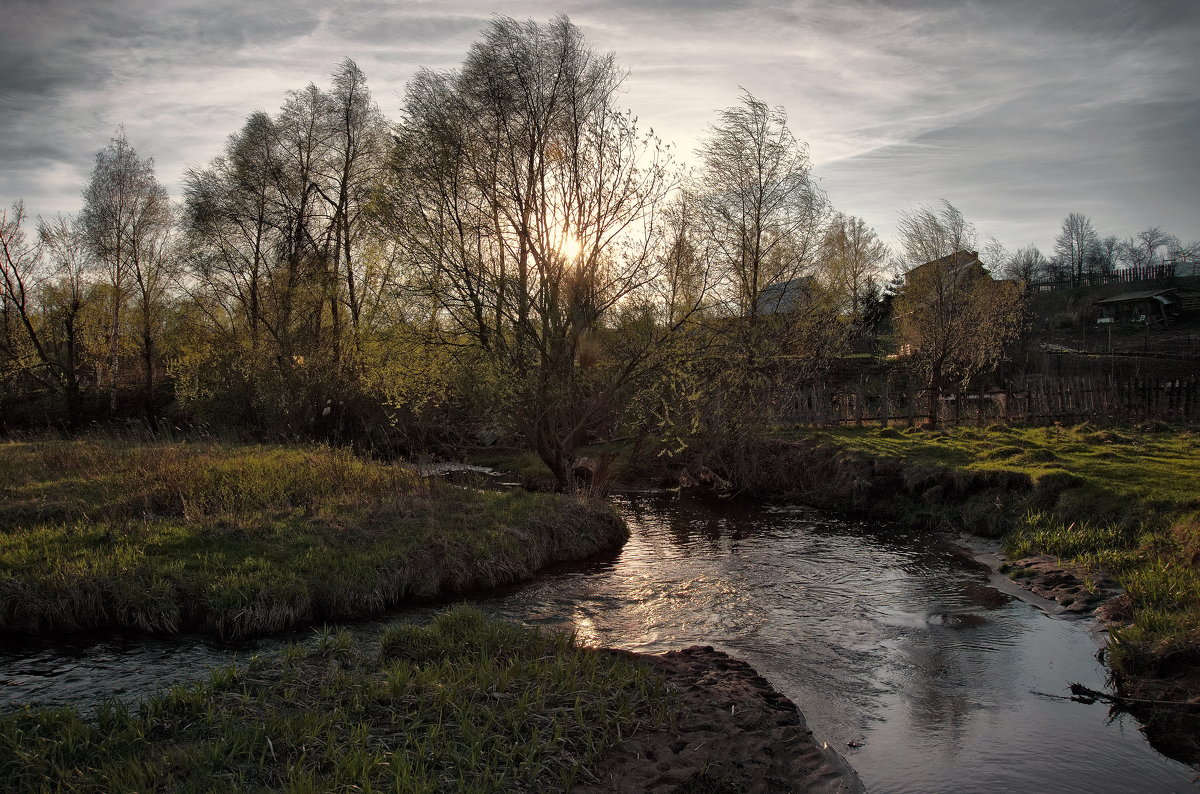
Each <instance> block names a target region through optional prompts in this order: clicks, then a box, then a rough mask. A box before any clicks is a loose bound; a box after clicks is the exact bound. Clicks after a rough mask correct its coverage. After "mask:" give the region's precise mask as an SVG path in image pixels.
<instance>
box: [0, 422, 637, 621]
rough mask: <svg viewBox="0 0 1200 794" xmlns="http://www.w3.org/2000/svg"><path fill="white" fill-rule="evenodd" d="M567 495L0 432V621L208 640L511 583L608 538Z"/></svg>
mask: <svg viewBox="0 0 1200 794" xmlns="http://www.w3.org/2000/svg"><path fill="white" fill-rule="evenodd" d="M625 533H626V530H625V528H624V526H623V525H622V523H621V522H620V520H619V519H618V518H617V517H616V515H615V513H613V512H612V510H611V509H610V508H607V507H604V506H600V505H598V504H595V503H590V502H586V501H583V500H580V499H572V498H564V497H555V496H551V495H548V494H531V493H524V492H485V491H476V490H469V489H465V488H457V487H453V486H449V485H444V484H441V483H437V482H434V481H430V480H427V479H424V478H421V477H419V476H418V475H417V474H416V473H415V471H414V470H413V469H412V468H410V467H408V466H405V465H400V464H384V463H378V462H374V461H370V460H366V459H363V458H359V457H356V456H355V455H353V454H351V453H349V452H347V451H344V450H336V449H331V448H327V447H267V446H229V445H221V444H185V443H163V442H157V443H141V444H139V443H131V442H128V441H118V440H107V441H106V440H98V439H92V440H76V441H45V442H34V443H8V444H4V445H0V592H4V593H6V594H7V597H6V598H5V599H4V601H3V606H2V608H0V629H7V630H16V631H34V632H44V631H70V630H80V629H91V628H99V627H106V626H122V627H128V628H134V629H138V630H141V631H148V632H175V631H180V630H185V629H193V628H195V629H200V630H203V631H206V632H211V633H215V634H218V635H220V636H224V637H239V636H247V635H253V634H263V633H268V632H273V631H279V630H282V629H284V628H287V627H290V626H294V625H298V624H303V623H307V622H312V621H319V620H333V619H340V618H347V617H353V616H359V615H368V614H376V613H379V612H381V611H382V610H384V609H386V608H387V607H389V606H391V605H394V604H396V603H399V602H401V601H403V600H405V599H411V598H428V597H432V596H436V595H438V594H441V593H449V592H457V591H460V590H463V589H466V588H471V587H486V586H493V585H496V584H500V583H503V582H511V581H514V580H517V579H520V578H523V577H526V576H529V575H530V574H531V573H532V572H533V571H535V570H537V569H538V568H540V567H542V566H544V565H545V564H546V563H548V562H551V561H554V560H561V559H577V558H579V557H583V556H586V555H588V554H592V553H594V552H596V551H598V550H600V549H602V548H606V547H609V546H611V545H613V544H615V543H617V542H619V541H620V540H622V539H624V537H625V536H626V534H625Z"/></svg>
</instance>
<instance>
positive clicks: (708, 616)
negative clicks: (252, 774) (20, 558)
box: [0, 495, 1200, 792]
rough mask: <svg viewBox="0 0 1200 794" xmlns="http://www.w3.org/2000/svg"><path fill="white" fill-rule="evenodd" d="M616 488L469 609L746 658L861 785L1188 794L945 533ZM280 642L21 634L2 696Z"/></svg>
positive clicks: (1069, 630)
mask: <svg viewBox="0 0 1200 794" xmlns="http://www.w3.org/2000/svg"><path fill="white" fill-rule="evenodd" d="M616 501H617V506H618V508H619V509H620V510H621V511H622V513H623V514H624V515H625V516H626V518H627V520H628V521H629V523H630V526H631V527H632V529H633V537H632V538H631V540H630V541H629V543H628V544H626V546H625V547H624V548H623V549H622V550H621V551H620V553H619V554H617V555H616V556H615V557H614V558H613V559H611V560H606V561H602V562H595V563H591V564H588V565H584V566H575V567H573V568H570V569H564V570H562V571H558V572H555V573H550V574H547V575H545V576H542V577H539V578H538V579H536V580H535V581H533V582H529V583H527V584H524V585H521V586H516V587H512V588H506V589H504V590H502V591H498V592H496V593H493V594H489V595H487V596H485V597H482V598H480V599H477V600H476V603H477V604H478V605H479V606H480V607H481V608H482V609H483V610H484V611H486V612H489V613H492V614H495V615H499V616H502V617H505V618H509V619H513V620H518V621H522V622H525V623H529V624H534V625H547V626H556V627H570V628H573V629H574V630H575V631H576V632H578V634H579V636H580V637H581V638H582V639H583V640H584V641H586V642H589V643H593V644H597V645H608V646H614V647H621V648H627V649H631V650H641V651H656V650H665V649H669V648H677V647H683V646H687V645H691V644H705V645H714V646H716V647H718V648H720V649H722V650H725V651H728V652H729V653H731V654H733V655H735V656H738V657H741V658H743V659H746V660H747V661H748V662H750V663H751V664H752V665H754V667H756V668H757V669H758V670H759V672H761V673H762V674H763V675H764V676H766V677H767V678H768V679H769V680H770V681H771V683H772V684H774V685H775V687H776V688H777V689H779V690H780V691H781V692H783V693H784V694H785V695H787V696H788V697H789V698H791V699H792V700H793V701H794V702H795V703H796V704H797V705H798V706H799V707H800V709H801V711H803V712H804V714H805V716H806V718H807V720H808V722H809V727H811V728H812V729H813V730H814V732H815V733H816V735H817V736H819V737H821V738H822V739H824V740H825V741H827V742H828V743H829V744H830V745H831V746H832V747H833V748H834V749H836V750H838V751H839V752H841V753H842V754H843V755H845V756H846V758H847V759H848V760H849V761H850V763H851V764H852V765H853V766H854V767H855V769H856V770H857V771H858V773H859V775H860V776H861V777H862V779H863V781H864V783H865V784H866V785H867V788H868V790H870V791H873V792H965V791H970V792H992V791H1019V792H1024V791H1040V790H1046V791H1056V792H1076V791H1078V792H1133V791H1147V792H1149V791H1153V792H1196V791H1200V787H1197V786H1196V785H1195V784H1194V783H1192V782H1191V781H1192V780H1193V779H1194V778H1195V777H1196V772H1195V771H1194V770H1192V769H1191V768H1190V767H1188V766H1186V765H1183V764H1180V763H1177V762H1174V761H1172V760H1170V759H1168V758H1166V757H1164V756H1162V755H1159V754H1158V753H1156V752H1155V751H1154V750H1153V749H1152V748H1150V747H1149V745H1148V744H1147V742H1146V741H1145V739H1144V738H1143V737H1142V735H1141V734H1140V733H1139V731H1138V730H1137V725H1136V723H1135V722H1134V721H1133V720H1132V719H1131V718H1129V717H1125V716H1118V717H1116V718H1115V719H1110V718H1109V716H1108V712H1107V709H1106V708H1105V707H1104V706H1102V705H1098V704H1097V705H1091V706H1087V705H1083V704H1079V703H1075V702H1072V701H1069V700H1060V699H1055V698H1052V697H1047V696H1046V695H1044V694H1038V693H1047V694H1050V695H1062V694H1064V693H1065V691H1066V687H1067V685H1068V683H1070V682H1078V683H1082V684H1084V685H1086V686H1089V687H1093V688H1096V689H1102V688H1103V687H1104V678H1105V671H1104V668H1103V667H1102V665H1101V664H1100V663H1099V662H1098V661H1097V660H1096V658H1095V652H1096V645H1095V643H1094V641H1093V640H1092V638H1091V637H1090V636H1089V634H1088V630H1087V627H1086V625H1085V624H1083V623H1080V622H1078V621H1071V620H1066V619H1060V618H1054V617H1050V616H1048V615H1047V614H1046V613H1045V612H1043V611H1042V610H1040V609H1038V608H1036V607H1035V606H1033V605H1031V604H1029V603H1027V602H1026V601H1024V600H1020V599H1016V598H1013V597H1011V596H1009V595H1006V594H1005V593H1004V592H1002V591H1001V589H998V588H997V587H996V586H994V585H1001V586H1003V583H1002V582H1001V581H998V580H997V579H996V578H995V577H994V576H992V577H989V575H988V573H987V572H986V571H985V570H983V569H981V568H980V567H979V566H978V565H975V564H973V563H971V562H970V561H969V560H966V559H964V558H963V556H962V555H961V554H959V553H956V551H955V549H954V548H953V547H952V546H951V545H950V544H948V543H945V542H941V541H937V540H931V539H930V538H929V536H927V535H924V534H921V533H916V532H905V531H902V530H897V529H894V528H889V527H883V526H878V525H866V524H855V523H849V522H845V521H841V520H836V519H832V518H830V517H828V516H826V515H823V514H820V513H817V512H814V511H811V510H807V509H805V508H802V507H791V508H787V507H774V508H772V507H762V506H758V507H756V506H752V505H728V504H721V505H714V504H709V503H705V502H699V501H695V500H689V499H675V498H672V497H670V496H665V495H631V496H624V497H620V498H618V499H617V500H616ZM432 611H433V609H432V608H428V607H425V608H420V609H411V610H405V611H403V612H401V613H397V615H396V616H395V617H394V618H392V620H413V619H418V620H419V619H423V618H424V617H426V616H428V615H429V614H431V613H432ZM387 622H388V621H374V622H370V623H360V624H356V625H355V627H354V630H355V631H361V632H372V631H376V630H378V628H379V627H380V625H381V624H386V623H387ZM287 639H289V640H292V639H295V637H290V638H287ZM282 641H283V640H282V639H280V638H275V639H270V640H262V641H258V642H255V643H246V644H241V645H238V646H223V645H220V644H217V643H212V642H208V641H204V640H197V639H195V638H191V639H170V640H150V641H147V640H112V639H106V640H102V641H96V642H84V643H76V644H73V645H63V644H61V643H21V647H18V648H6V649H4V650H0V685H2V686H3V690H2V693H0V708H4V707H12V706H13V705H15V704H18V703H22V702H28V701H30V700H35V701H38V702H40V703H43V704H59V703H68V702H70V703H77V704H81V705H84V706H86V705H89V704H91V703H94V702H95V701H96V700H97V699H99V698H102V697H104V696H107V695H117V696H119V697H126V698H132V697H134V696H138V695H141V694H144V693H147V692H151V691H155V690H157V689H158V688H160V687H162V686H165V685H168V684H170V683H174V682H176V681H182V680H189V679H192V678H195V677H197V676H198V675H200V674H201V672H202V671H203V670H204V669H206V668H208V667H211V666H214V665H218V664H222V663H227V662H228V660H229V659H230V657H231V656H232V655H234V654H235V653H240V654H242V655H243V656H244V655H247V654H249V653H255V652H258V653H270V652H273V651H274V649H275V648H277V647H278V645H279V644H280V643H281V642H282Z"/></svg>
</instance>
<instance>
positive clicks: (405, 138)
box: [385, 16, 671, 485]
mask: <svg viewBox="0 0 1200 794" xmlns="http://www.w3.org/2000/svg"><path fill="white" fill-rule="evenodd" d="M621 80H622V73H621V72H620V71H619V70H618V68H617V66H616V64H615V63H614V61H613V58H612V56H610V55H600V54H597V53H596V52H594V51H593V50H591V49H589V48H588V47H587V46H586V44H585V42H584V40H583V37H582V35H581V34H580V32H579V30H578V29H577V28H576V27H575V26H574V25H572V24H571V22H570V21H569V20H568V19H567V18H566V17H565V16H563V17H558V18H556V19H554V20H551V21H550V22H549V23H547V24H544V25H541V24H537V23H534V22H517V21H514V20H512V19H507V18H498V19H495V20H493V21H492V22H491V23H490V25H489V26H488V27H487V29H486V30H485V31H484V34H483V39H482V40H481V41H479V42H478V43H476V44H475V45H474V46H473V47H472V48H471V51H470V53H469V55H468V57H467V59H466V62H465V63H464V64H463V66H462V68H461V69H460V70H458V71H456V72H432V71H422V72H421V73H419V74H418V75H417V77H416V78H415V79H414V80H413V82H412V83H411V85H410V86H409V88H408V94H407V98H406V103H405V108H404V118H403V122H402V124H401V125H400V130H399V134H398V143H397V148H396V156H395V161H394V182H393V186H392V189H391V190H390V191H389V194H388V200H387V202H386V208H385V217H386V222H387V224H388V226H389V228H390V230H391V231H392V233H393V234H394V235H395V236H396V237H397V238H398V240H399V242H400V243H401V245H402V247H403V248H404V249H405V250H406V252H407V255H408V257H409V259H410V263H411V265H412V267H413V269H414V271H415V275H416V283H417V289H416V291H415V293H414V298H415V299H416V302H417V305H419V306H421V307H423V320H424V330H425V331H426V332H427V333H428V334H429V335H430V338H431V340H432V341H434V342H436V343H438V344H443V345H454V346H458V348H459V349H462V350H465V351H470V353H471V354H472V355H475V356H478V357H479V358H480V359H481V360H482V361H484V362H486V365H487V367H488V368H489V370H490V372H491V373H492V374H493V375H495V376H496V382H498V383H500V384H503V389H502V391H503V394H504V400H503V403H504V406H505V408H506V409H507V410H506V411H505V413H506V414H507V418H508V420H509V421H511V422H512V423H513V424H514V425H515V427H516V429H518V430H519V431H520V432H522V433H523V435H524V436H525V437H526V439H527V441H528V442H529V443H530V445H531V446H532V448H533V449H535V450H536V451H537V452H538V454H539V455H540V456H541V458H542V459H543V460H544V461H545V462H546V464H547V465H548V466H549V467H550V469H551V471H552V472H554V474H555V477H556V479H557V480H558V482H559V483H560V485H561V484H563V483H565V482H566V480H567V478H568V476H569V467H570V464H571V460H572V458H573V456H574V453H575V451H576V450H577V449H578V447H579V446H580V445H581V444H582V443H583V441H584V434H585V432H586V431H587V429H588V428H589V427H590V426H592V425H593V424H594V423H595V421H596V420H597V419H598V418H599V417H601V416H603V415H604V414H605V413H606V412H609V411H611V410H613V409H614V404H615V400H616V396H617V394H618V392H619V391H620V390H621V389H623V388H625V387H627V386H629V384H630V383H631V382H632V381H633V380H635V379H636V378H638V377H639V376H640V375H641V374H644V373H645V372H646V370H647V368H648V364H649V362H650V361H651V359H652V354H653V352H654V351H655V349H656V345H655V343H654V340H655V338H656V336H657V335H659V334H661V333H666V332H669V329H664V328H663V326H662V325H661V324H654V323H650V322H643V323H641V324H640V325H637V327H636V329H635V328H633V327H625V328H623V329H622V331H621V332H620V333H617V332H615V330H614V326H615V325H616V324H617V323H618V320H617V319H616V318H617V316H618V315H619V314H620V315H623V316H626V317H629V316H631V315H632V314H635V313H633V312H631V311H629V309H630V307H631V306H632V304H633V303H634V302H635V300H636V298H637V296H638V295H639V294H640V293H641V291H642V290H643V288H645V287H646V286H647V284H648V283H649V282H650V281H651V280H653V278H654V277H655V276H656V267H657V266H658V265H657V264H656V263H657V261H658V260H657V259H656V258H655V256H654V250H653V249H654V242H653V241H654V221H655V217H656V213H657V209H658V207H659V205H660V203H661V202H662V200H663V198H664V197H665V195H666V194H667V192H668V191H669V190H670V188H671V184H670V182H671V180H670V178H669V176H668V173H667V170H666V168H665V158H664V155H663V153H662V151H661V150H660V148H659V147H658V145H657V142H656V141H655V139H653V138H652V137H649V136H644V135H642V134H641V133H639V131H638V129H637V126H636V123H635V120H634V119H633V118H632V117H631V116H630V115H629V114H628V113H627V112H624V111H622V110H621V109H619V108H618V107H617V105H616V97H617V92H618V89H619V87H620V84H621Z"/></svg>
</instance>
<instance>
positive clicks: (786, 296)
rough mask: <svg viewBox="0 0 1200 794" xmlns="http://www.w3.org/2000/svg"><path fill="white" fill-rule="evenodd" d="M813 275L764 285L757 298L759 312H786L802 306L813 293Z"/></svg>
mask: <svg viewBox="0 0 1200 794" xmlns="http://www.w3.org/2000/svg"><path fill="white" fill-rule="evenodd" d="M812 288H813V277H812V276H801V277H800V278H794V279H791V280H790V281H777V282H775V283H774V284H768V285H767V286H765V287H763V289H762V292H760V293H758V299H757V300H755V302H754V305H755V309H756V310H757V311H758V313H759V314H785V313H787V312H790V311H795V310H796V309H798V308H800V305H801V303H802V302H803V301H805V300H807V299H808V297H809V295H811V294H812Z"/></svg>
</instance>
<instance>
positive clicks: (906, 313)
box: [895, 201, 1022, 425]
mask: <svg viewBox="0 0 1200 794" xmlns="http://www.w3.org/2000/svg"><path fill="white" fill-rule="evenodd" d="M899 229H900V242H901V247H902V249H903V250H904V251H905V252H906V253H907V255H908V256H909V264H910V265H911V266H912V269H910V270H909V271H908V272H907V273H906V274H905V281H904V286H903V287H902V288H901V290H900V293H899V294H898V295H897V297H896V300H895V318H896V319H895V322H896V330H897V335H898V338H899V341H900V344H901V352H902V354H903V355H904V356H905V359H906V360H907V362H908V364H909V367H910V368H911V369H912V370H913V372H914V373H915V374H917V375H918V376H920V377H921V378H922V380H923V382H924V384H925V386H926V387H927V388H928V389H929V415H930V421H931V422H932V423H933V424H934V425H936V424H937V423H938V419H939V417H938V405H939V401H940V395H941V392H942V390H943V389H945V388H946V387H947V386H950V385H953V384H958V385H966V384H967V383H968V382H969V381H970V380H971V378H973V377H975V376H976V375H978V374H979V373H981V372H984V371H986V370H988V369H990V368H992V367H994V366H995V365H996V364H998V363H999V362H1000V361H1001V360H1002V358H1003V356H1004V348H1005V346H1006V345H1007V344H1008V343H1009V342H1011V341H1013V340H1014V339H1015V338H1016V336H1017V334H1018V332H1019V330H1020V324H1021V315H1022V312H1021V301H1022V297H1021V296H1022V289H1021V287H1020V285H1017V284H1014V283H1012V282H1007V281H996V280H994V279H993V278H992V277H991V276H990V275H989V274H988V272H987V270H986V269H985V268H984V266H983V264H982V263H981V262H980V260H979V257H978V255H977V254H976V252H975V251H972V250H968V249H966V248H964V247H962V246H963V245H964V244H965V243H968V242H973V241H974V240H975V239H976V234H975V230H974V227H973V226H972V225H971V224H970V223H969V222H967V221H966V219H965V218H964V217H963V215H962V213H961V212H959V211H958V210H957V209H956V208H955V207H954V206H953V205H952V204H950V203H949V202H945V201H943V203H942V207H941V208H940V209H939V210H933V209H931V208H929V207H922V208H921V209H919V210H917V211H915V212H911V213H903V214H901V217H900V223H899ZM931 254H933V255H936V256H935V257H934V258H932V259H926V258H925V257H927V256H930V255H931Z"/></svg>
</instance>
